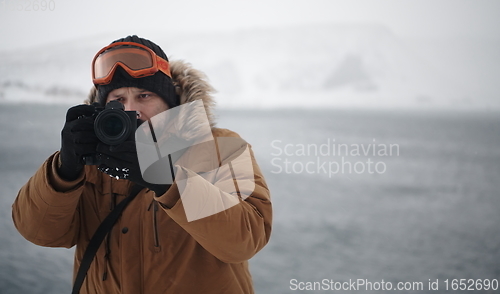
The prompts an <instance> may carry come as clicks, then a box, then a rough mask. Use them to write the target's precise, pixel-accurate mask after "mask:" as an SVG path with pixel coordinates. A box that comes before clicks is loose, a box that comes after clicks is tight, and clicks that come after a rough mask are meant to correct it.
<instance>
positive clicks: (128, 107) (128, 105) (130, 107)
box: [123, 100, 142, 119]
mask: <svg viewBox="0 0 500 294" xmlns="http://www.w3.org/2000/svg"><path fill="white" fill-rule="evenodd" d="M123 106H124V107H125V111H135V112H136V113H137V118H138V119H140V118H141V117H142V113H141V110H140V106H139V105H138V104H137V103H135V102H134V101H130V100H127V101H125V103H123Z"/></svg>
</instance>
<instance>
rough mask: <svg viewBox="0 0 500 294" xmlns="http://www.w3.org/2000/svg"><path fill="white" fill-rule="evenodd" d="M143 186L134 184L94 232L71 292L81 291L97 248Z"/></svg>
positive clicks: (73, 293) (74, 293) (76, 293)
mask: <svg viewBox="0 0 500 294" xmlns="http://www.w3.org/2000/svg"><path fill="white" fill-rule="evenodd" d="M143 188H144V187H143V186H141V185H137V184H136V185H134V186H132V189H131V190H130V194H129V196H127V198H125V199H123V200H122V201H121V202H120V203H119V204H118V205H117V206H116V207H115V209H113V211H111V212H110V213H109V214H108V216H107V217H106V218H105V219H104V220H103V221H102V223H101V224H100V225H99V227H98V228H97V230H96V232H95V233H94V236H92V239H90V242H89V245H88V246H87V249H85V253H84V254H83V258H82V261H81V263H80V268H79V269H78V273H77V275H76V278H75V283H74V284H73V291H72V292H71V294H78V293H80V288H81V287H82V285H83V281H84V280H85V277H86V276H87V271H88V270H89V268H90V264H91V263H92V261H93V260H94V257H95V255H96V253H97V250H98V249H99V246H101V243H102V241H103V240H104V238H105V237H106V235H107V234H108V232H109V231H110V230H111V228H112V227H113V226H114V224H115V223H116V221H117V220H118V218H119V217H120V215H121V214H122V212H123V210H124V209H125V207H127V205H128V204H129V203H130V202H131V201H132V200H133V199H134V198H135V196H137V194H139V192H140V191H141V190H142V189H143Z"/></svg>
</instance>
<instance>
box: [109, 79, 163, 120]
mask: <svg viewBox="0 0 500 294" xmlns="http://www.w3.org/2000/svg"><path fill="white" fill-rule="evenodd" d="M113 100H118V101H119V102H121V103H122V104H123V105H124V106H125V110H126V111H131V110H135V111H137V118H138V119H140V120H142V121H146V120H148V119H150V118H152V117H153V116H155V115H157V114H159V113H161V112H163V111H165V110H167V109H168V105H167V103H166V102H165V101H164V100H163V99H162V98H161V97H160V96H158V95H157V94H155V93H153V92H151V91H147V90H144V89H139V88H135V87H123V88H119V89H115V90H113V91H111V92H109V94H108V97H107V98H106V103H108V102H110V101H113Z"/></svg>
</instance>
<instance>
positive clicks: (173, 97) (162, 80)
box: [97, 35, 180, 108]
mask: <svg viewBox="0 0 500 294" xmlns="http://www.w3.org/2000/svg"><path fill="white" fill-rule="evenodd" d="M116 42H134V43H138V44H142V45H144V46H146V47H148V48H150V49H151V50H153V51H154V52H155V53H156V55H158V56H160V57H161V58H163V59H165V60H166V61H168V58H167V55H166V54H165V52H163V50H162V49H161V48H160V46H158V45H156V44H155V43H153V42H151V41H149V40H146V39H143V38H139V37H138V36H136V35H133V36H128V37H126V38H122V39H118V40H116V41H113V42H112V43H111V44H113V43H116ZM123 87H136V88H140V89H144V90H148V91H151V92H153V93H156V94H158V95H159V96H160V97H161V98H162V99H163V100H164V101H165V102H166V103H167V105H168V107H169V108H174V107H176V106H179V104H180V101H179V97H178V96H177V94H176V92H175V87H174V85H173V83H172V80H171V79H170V77H168V76H167V75H165V74H164V73H163V72H161V71H158V72H157V73H155V74H154V75H152V76H147V77H143V78H133V77H131V76H130V75H129V74H128V73H127V72H126V71H125V70H124V69H123V68H122V67H121V66H118V67H117V69H116V71H115V74H114V76H113V79H112V80H111V82H110V83H109V84H107V85H97V92H98V101H99V103H100V104H101V105H104V104H105V103H106V98H107V97H108V94H109V92H111V91H113V90H115V89H119V88H123Z"/></svg>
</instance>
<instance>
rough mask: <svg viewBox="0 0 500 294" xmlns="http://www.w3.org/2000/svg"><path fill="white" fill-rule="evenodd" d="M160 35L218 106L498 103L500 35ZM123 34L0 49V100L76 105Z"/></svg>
mask: <svg viewBox="0 0 500 294" xmlns="http://www.w3.org/2000/svg"><path fill="white" fill-rule="evenodd" d="M163 36H164V37H154V38H152V37H151V39H152V40H153V41H155V42H156V43H157V44H159V45H160V46H161V47H162V48H163V49H164V50H165V52H166V53H167V55H168V56H169V58H170V59H171V60H173V59H184V60H186V61H188V62H190V63H192V64H193V66H194V67H196V68H198V69H201V70H202V71H204V72H205V73H206V74H207V75H208V77H209V79H210V81H211V82H212V84H213V85H214V87H215V88H216V89H217V90H218V93H217V94H216V95H217V100H218V104H219V106H221V107H339V106H340V107H396V108H399V107H404V108H406V107H430V108H434V107H445V108H447V107H464V108H470V107H474V108H491V107H495V108H500V99H498V98H497V94H496V93H500V86H499V84H498V83H496V82H495V81H496V80H498V77H499V74H498V69H499V68H500V67H499V65H500V56H499V55H498V53H496V52H500V50H496V49H500V46H499V42H493V43H491V42H490V43H486V42H483V43H481V41H478V40H476V41H475V42H476V43H475V44H476V45H475V47H474V48H476V49H475V51H473V50H472V51H471V50H469V51H467V50H465V49H464V47H465V48H467V46H470V40H462V41H460V42H459V43H457V42H456V41H455V42H454V43H451V42H448V43H447V42H446V41H444V40H440V42H435V43H432V42H429V41H427V42H426V41H422V40H417V41H415V40H407V39H402V38H400V37H398V36H396V35H395V34H393V33H392V32H391V31H390V30H388V29H387V28H385V27H383V26H380V25H367V24H357V25H356V24H344V25H342V24H337V25H314V26H300V27H286V28H272V29H255V30H248V31H238V32H234V33H212V34H184V35H175V34H173V35H169V34H167V33H165V34H164V35H163ZM119 37H123V36H110V35H101V36H96V37H92V38H88V39H84V40H70V41H67V42H62V43H60V44H52V45H49V46H44V47H39V48H31V49H25V50H21V51H11V52H0V101H50V102H68V103H79V102H81V101H82V100H83V99H84V98H85V96H86V94H87V92H88V90H89V89H90V87H91V86H92V84H91V81H90V62H91V60H92V57H93V55H94V54H95V52H97V51H98V50H99V49H100V48H101V47H103V46H104V45H106V44H108V43H110V42H111V41H112V40H114V39H117V38H119ZM143 37H145V38H150V37H149V36H143ZM462 45H463V46H462ZM482 45H484V46H482ZM460 50H461V51H460ZM464 50H465V51H464ZM457 52H458V53H460V52H461V53H462V54H458V53H457ZM482 52H486V53H487V54H481V53H482ZM448 53H449V54H448ZM464 56H465V57H467V58H468V59H467V58H464ZM461 62H463V64H461ZM470 67H473V69H472V72H471V71H469V70H468V68H470ZM481 76H484V77H483V78H481ZM492 76H493V77H492Z"/></svg>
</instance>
